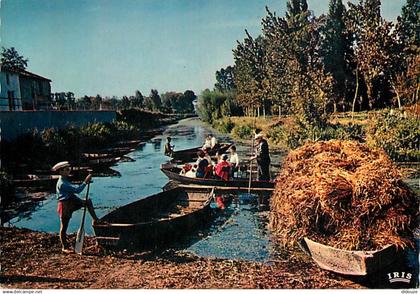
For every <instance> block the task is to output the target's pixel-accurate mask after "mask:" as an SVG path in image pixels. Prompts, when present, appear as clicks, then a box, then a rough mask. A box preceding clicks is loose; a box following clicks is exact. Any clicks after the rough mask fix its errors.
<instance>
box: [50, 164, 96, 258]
mask: <svg viewBox="0 0 420 294" xmlns="http://www.w3.org/2000/svg"><path fill="white" fill-rule="evenodd" d="M52 170H53V171H55V172H58V173H59V174H60V177H59V179H58V181H57V186H56V192H57V199H58V207H57V212H58V214H59V215H60V241H61V246H62V251H63V252H64V253H71V252H73V250H72V248H71V246H70V245H69V244H68V243H67V227H68V225H69V222H70V219H71V216H72V214H73V212H74V211H76V210H78V209H80V208H82V207H84V206H85V205H87V208H88V211H89V214H90V215H91V216H92V219H93V222H97V221H98V217H97V216H96V214H95V210H94V208H93V204H92V201H91V200H90V199H88V200H87V201H85V200H82V199H80V198H79V197H77V196H76V194H79V193H80V192H82V191H83V189H84V188H85V187H86V185H87V184H88V183H89V182H90V180H91V178H92V175H90V174H89V175H88V176H87V177H86V178H85V180H84V181H83V183H82V184H81V185H73V184H72V183H71V182H70V180H69V175H70V172H71V166H70V163H69V162H68V161H62V162H59V163H57V164H56V165H54V166H53V168H52Z"/></svg>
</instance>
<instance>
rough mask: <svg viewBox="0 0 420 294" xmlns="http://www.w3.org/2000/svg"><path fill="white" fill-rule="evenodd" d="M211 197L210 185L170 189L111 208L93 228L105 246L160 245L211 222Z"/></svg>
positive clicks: (138, 246) (133, 246)
mask: <svg viewBox="0 0 420 294" xmlns="http://www.w3.org/2000/svg"><path fill="white" fill-rule="evenodd" d="M212 197H213V192H212V190H211V189H209V188H207V189H200V190H197V189H184V188H175V189H170V190H167V191H163V192H161V193H158V194H155V195H152V196H149V197H147V198H144V199H141V200H138V201H135V202H133V203H130V204H127V205H125V206H122V207H120V208H117V209H116V210H114V211H111V212H110V213H108V214H106V215H105V216H104V217H102V218H101V220H102V221H106V222H107V223H106V224H98V225H94V226H93V228H94V230H95V234H96V236H97V240H98V243H100V244H103V245H108V246H109V245H111V246H117V247H123V248H144V247H149V248H150V247H152V248H154V247H161V246H163V245H166V244H169V243H171V242H172V241H174V240H177V239H179V238H180V237H182V236H183V235H186V234H188V233H190V232H191V231H193V230H194V229H196V228H198V227H201V226H204V225H205V224H206V223H208V221H209V220H210V217H209V215H210V213H211V208H210V202H211V200H212Z"/></svg>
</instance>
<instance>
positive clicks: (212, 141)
mask: <svg viewBox="0 0 420 294" xmlns="http://www.w3.org/2000/svg"><path fill="white" fill-rule="evenodd" d="M210 147H211V149H216V148H218V147H219V143H218V142H217V139H216V137H215V136H213V135H211V138H210Z"/></svg>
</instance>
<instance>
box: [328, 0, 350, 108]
mask: <svg viewBox="0 0 420 294" xmlns="http://www.w3.org/2000/svg"><path fill="white" fill-rule="evenodd" d="M345 15H346V8H345V6H344V4H343V2H342V0H330V4H329V12H328V15H327V18H326V21H325V24H324V26H323V27H322V29H321V30H322V35H323V39H322V45H321V55H322V58H323V60H324V66H325V71H326V72H327V73H328V74H330V75H331V76H332V77H333V78H334V87H333V91H334V96H333V104H334V112H335V111H337V104H338V102H339V101H342V102H344V101H345V100H346V97H345V96H346V92H347V89H346V85H347V84H348V81H349V79H350V75H351V68H350V65H351V62H350V60H349V59H348V58H349V57H350V58H351V57H352V55H351V48H350V47H351V40H350V36H349V34H348V32H347V30H346V25H345V22H344V18H345Z"/></svg>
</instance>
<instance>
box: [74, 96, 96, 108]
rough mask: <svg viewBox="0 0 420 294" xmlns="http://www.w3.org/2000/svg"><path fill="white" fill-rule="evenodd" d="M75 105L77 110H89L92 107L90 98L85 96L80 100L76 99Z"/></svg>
mask: <svg viewBox="0 0 420 294" xmlns="http://www.w3.org/2000/svg"><path fill="white" fill-rule="evenodd" d="M76 105H77V108H79V109H83V110H89V109H90V107H91V105H92V101H91V98H90V97H89V96H87V95H85V96H83V97H82V98H79V99H77V101H76Z"/></svg>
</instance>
